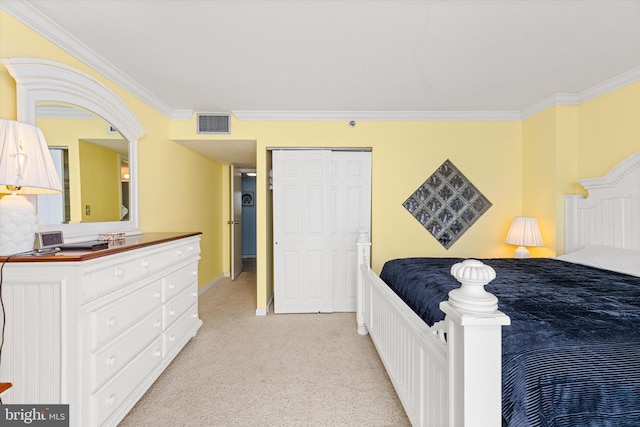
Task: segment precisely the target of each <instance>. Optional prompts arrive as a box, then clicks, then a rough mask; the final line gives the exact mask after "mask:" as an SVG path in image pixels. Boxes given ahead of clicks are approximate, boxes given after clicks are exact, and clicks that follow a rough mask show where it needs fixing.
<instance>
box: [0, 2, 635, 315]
mask: <svg viewBox="0 0 640 427" xmlns="http://www.w3.org/2000/svg"><path fill="white" fill-rule="evenodd" d="M0 56H2V57H12V56H15V57H30V56H32V57H40V58H45V59H51V60H54V61H58V62H63V63H66V64H68V65H71V66H74V67H76V68H79V69H81V70H82V71H85V72H87V73H89V74H90V75H93V76H95V77H96V78H97V79H99V80H100V81H101V82H103V83H104V84H106V85H107V86H108V87H110V88H111V89H113V90H114V91H115V92H116V93H117V94H118V95H119V96H121V97H122V98H123V99H124V100H125V102H126V103H127V104H128V105H129V106H130V107H131V108H132V110H133V111H134V112H135V113H136V115H137V116H138V118H139V119H140V120H141V121H142V123H143V125H144V126H145V128H146V130H147V134H146V135H145V136H144V137H143V138H142V139H141V140H140V144H139V157H140V160H139V184H140V187H139V189H140V224H141V228H142V230H143V231H202V232H204V235H203V241H202V247H203V252H202V256H203V260H202V262H201V263H200V271H201V279H200V285H201V286H202V285H203V284H206V283H208V282H209V281H211V280H212V279H214V278H215V277H217V276H219V275H220V274H222V272H224V271H225V268H228V262H229V256H230V254H229V241H228V239H229V237H228V227H227V226H226V221H227V220H228V209H229V203H228V200H229V190H228V184H229V178H228V172H229V171H228V168H227V167H226V166H222V165H219V164H217V163H215V162H213V161H211V160H208V159H206V158H204V157H203V156H200V155H199V154H196V153H194V152H193V151H191V150H189V149H187V148H185V147H183V146H181V145H179V144H176V143H175V142H174V141H173V140H179V139H206V138H211V139H220V138H224V139H238V140H255V141H257V172H258V177H257V189H256V191H257V195H256V198H257V199H258V200H263V201H264V202H263V203H260V204H259V205H258V206H257V221H258V223H257V250H258V259H257V266H258V283H257V308H259V309H264V308H266V304H267V301H268V300H269V298H270V297H271V294H272V270H271V258H272V255H271V244H272V236H271V223H272V218H271V197H270V192H269V191H268V170H269V167H270V153H269V151H268V150H267V148H268V147H292V146H304V147H368V148H371V150H372V174H373V175H372V189H373V190H372V191H373V194H372V230H371V237H372V242H373V247H372V250H373V254H372V261H373V267H374V269H376V270H379V269H380V268H381V266H382V264H383V263H384V261H386V260H387V259H389V258H394V257H403V256H437V257H443V256H453V257H500V256H506V257H510V256H512V254H513V250H514V247H513V246H509V245H506V244H505V243H504V238H505V236H506V233H507V231H508V228H509V226H510V224H511V221H512V219H513V217H514V216H516V215H534V216H536V217H537V218H538V220H539V222H540V225H541V229H542V234H543V239H544V240H545V247H544V248H539V249H534V250H533V251H532V252H533V255H534V256H548V255H553V254H555V253H561V252H562V250H563V245H562V241H561V240H562V238H561V236H562V233H563V228H562V212H563V196H564V194H566V193H568V192H580V191H582V190H581V189H580V187H579V186H577V185H576V180H577V179H581V178H586V177H591V176H598V175H602V174H603V173H605V172H606V171H608V170H609V169H610V168H611V167H612V166H614V165H615V164H617V163H618V162H619V161H621V160H622V159H624V158H625V157H627V156H628V155H629V154H631V153H633V152H635V151H638V150H639V149H640V120H638V117H640V83H634V84H632V85H629V86H627V87H625V88H622V89H619V90H616V91H613V92H611V93H609V94H605V95H603V96H600V97H598V98H596V99H593V100H591V101H588V102H585V103H584V104H582V105H579V106H559V107H553V108H551V109H549V110H546V111H543V112H541V113H539V114H536V115H535V116H533V117H530V118H527V119H525V120H522V121H491V122H489V121H485V122H482V121H468V122H466V121H458V122H446V121H443V122H404V121H402V122H374V121H360V122H357V123H356V126H355V127H350V126H349V125H348V123H347V122H346V121H344V122H342V121H340V122H326V121H325V122H319V121H317V122H316V121H290V122H287V121H271V122H268V121H238V120H235V119H234V120H233V123H232V124H231V129H232V130H233V133H232V135H225V136H224V137H218V138H216V137H211V136H203V135H196V134H195V133H194V129H195V128H196V127H195V123H194V121H195V118H194V119H192V120H184V121H173V122H172V121H170V120H169V119H168V118H166V117H165V116H163V115H161V114H160V113H158V112H157V111H155V110H153V109H152V108H150V107H149V106H148V105H146V104H144V103H143V102H142V101H141V100H139V99H137V98H135V97H133V96H132V95H130V94H129V93H127V92H126V91H124V90H123V89H121V88H119V87H118V86H117V85H115V84H113V83H112V82H110V81H108V80H106V79H104V78H103V77H102V76H100V75H99V74H97V73H96V72H94V71H93V70H91V69H89V68H88V67H87V66H85V65H84V64H83V63H81V62H80V61H78V60H76V59H75V58H73V57H72V56H70V55H68V54H67V53H65V52H63V51H61V50H60V49H58V48H57V47H56V46H54V45H52V44H51V43H49V42H48V41H46V40H44V39H43V38H41V37H40V36H39V35H37V34H36V33H35V32H33V31H31V30H29V29H27V28H25V27H24V26H23V25H22V24H20V23H19V22H17V21H15V20H14V19H13V18H11V17H10V16H8V15H6V14H4V13H3V12H0ZM0 90H2V96H1V97H0V117H3V118H15V111H16V110H15V102H16V99H15V83H14V82H13V80H12V79H11V77H10V76H9V75H8V73H7V71H6V70H5V69H4V68H2V69H0ZM446 159H449V160H451V161H452V162H453V163H454V164H455V165H456V166H457V167H458V168H459V169H460V170H461V171H462V173H464V174H465V175H466V176H467V178H468V179H469V180H470V181H471V182H473V184H474V185H475V186H477V188H478V189H479V190H480V191H482V193H483V194H485V196H486V197H487V198H488V199H489V200H490V201H491V202H492V204H493V206H492V207H491V208H490V209H489V210H488V212H487V213H486V214H485V215H484V216H482V218H480V220H478V221H477V222H476V223H475V224H474V225H473V227H471V229H470V230H469V231H468V232H466V233H465V234H464V235H463V236H462V237H461V238H460V239H459V240H458V241H457V242H456V243H455V244H454V245H453V246H452V247H451V248H450V249H449V250H445V249H444V248H443V247H442V246H441V245H440V244H439V243H438V242H436V241H435V239H434V238H433V237H432V236H431V235H430V234H429V233H428V232H427V231H426V230H424V228H422V226H421V225H420V224H419V223H418V222H417V221H416V220H415V219H414V218H413V217H412V216H411V215H410V214H409V213H408V212H407V211H406V210H405V209H404V208H403V207H402V203H403V202H404V201H405V200H406V198H407V197H408V196H409V195H410V194H412V193H413V191H414V190H415V189H416V188H417V187H418V186H419V185H421V184H422V183H423V182H424V180H425V179H426V178H427V177H428V176H429V175H430V174H431V173H432V172H433V171H434V170H435V169H436V168H437V167H438V166H439V165H440V164H442V162H443V161H445V160H446ZM203 190H204V191H203Z"/></svg>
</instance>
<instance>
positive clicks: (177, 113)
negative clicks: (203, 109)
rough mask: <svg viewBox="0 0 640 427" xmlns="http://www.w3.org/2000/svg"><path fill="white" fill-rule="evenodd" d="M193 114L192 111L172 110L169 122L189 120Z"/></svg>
mask: <svg viewBox="0 0 640 427" xmlns="http://www.w3.org/2000/svg"><path fill="white" fill-rule="evenodd" d="M194 113H195V111H193V110H173V114H171V120H190V119H191V118H192V117H193V114H194Z"/></svg>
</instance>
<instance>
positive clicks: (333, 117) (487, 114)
mask: <svg viewBox="0 0 640 427" xmlns="http://www.w3.org/2000/svg"><path fill="white" fill-rule="evenodd" d="M232 113H233V115H234V116H235V117H236V118H237V119H238V120H270V121H271V120H289V121H295V120H309V121H313V120H317V121H351V120H363V121H366V120H375V121H465V120H482V121H486V120H491V121H494V120H495V121H505V120H507V121H509V120H520V112H519V111H257V110H234V111H232Z"/></svg>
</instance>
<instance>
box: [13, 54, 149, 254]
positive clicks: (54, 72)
mask: <svg viewBox="0 0 640 427" xmlns="http://www.w3.org/2000/svg"><path fill="white" fill-rule="evenodd" d="M2 63H3V64H4V66H5V67H6V68H7V70H8V71H9V74H11V76H12V77H13V78H14V79H15V81H16V102H17V119H18V121H21V122H26V123H30V124H34V125H35V123H36V102H38V101H56V102H65V103H68V104H73V105H77V106H78V107H81V108H84V109H86V110H89V111H91V112H93V113H94V114H96V115H98V116H100V117H102V118H103V119H105V120H106V121H107V122H109V123H110V124H111V125H112V126H113V127H115V128H116V129H117V130H118V132H120V134H121V135H122V136H123V137H124V138H125V139H127V140H128V141H129V165H130V171H129V174H130V181H129V186H130V188H129V191H130V211H131V215H130V216H129V221H112V222H95V223H79V224H40V225H39V227H38V228H39V229H40V231H53V230H62V232H63V233H64V237H65V242H74V241H80V240H87V239H95V238H97V237H98V235H99V234H100V233H111V232H114V233H121V232H124V233H126V234H127V235H135V234H140V233H141V232H140V229H139V225H138V209H139V208H138V139H139V138H141V137H142V136H143V135H144V134H145V133H146V131H145V129H144V127H143V126H142V123H141V122H140V121H139V120H138V118H137V117H136V115H135V114H134V113H133V111H132V110H131V109H130V108H129V107H128V106H127V105H126V104H125V103H124V101H122V99H120V97H119V96H118V95H116V94H115V93H114V92H113V91H112V90H111V89H109V88H107V87H106V86H104V85H103V84H102V83H100V82H98V81H97V80H96V79H94V78H93V77H91V76H89V75H88V74H86V73H84V72H82V71H80V70H77V69H75V68H72V67H70V66H67V65H64V64H60V63H57V62H53V61H48V60H44V59H40V58H7V59H2ZM131 166H133V167H131Z"/></svg>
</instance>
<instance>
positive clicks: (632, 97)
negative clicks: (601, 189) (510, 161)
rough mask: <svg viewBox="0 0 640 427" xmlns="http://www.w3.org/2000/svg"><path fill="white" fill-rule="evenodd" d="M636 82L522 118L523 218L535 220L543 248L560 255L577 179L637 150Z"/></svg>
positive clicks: (639, 110)
mask: <svg viewBox="0 0 640 427" xmlns="http://www.w3.org/2000/svg"><path fill="white" fill-rule="evenodd" d="M639 118H640V82H635V83H633V84H629V85H627V86H625V87H622V88H620V89H617V90H614V91H611V92H609V93H606V94H604V95H602V96H599V97H596V98H594V99H592V100H589V101H587V102H584V103H583V104H580V105H577V106H557V107H553V108H549V109H547V110H545V111H543V112H541V113H539V114H536V115H534V116H532V117H529V118H527V119H525V120H523V125H522V128H523V176H522V182H523V188H522V195H523V196H522V197H523V205H522V211H523V213H522V214H523V215H528V216H535V217H537V218H538V223H539V224H540V230H541V233H542V238H543V240H544V243H545V247H544V248H532V249H531V254H532V256H553V255H556V254H562V253H564V241H563V238H564V196H565V195H566V194H582V195H585V196H586V193H585V190H584V189H583V188H582V187H581V186H580V184H579V183H578V180H580V179H584V178H592V177H598V176H603V175H604V174H606V173H607V172H608V171H609V170H610V169H611V168H613V167H614V166H615V165H617V164H618V163H620V162H621V161H622V160H623V159H625V158H627V157H629V156H630V155H631V154H633V153H635V152H636V151H638V150H640V119H639Z"/></svg>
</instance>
